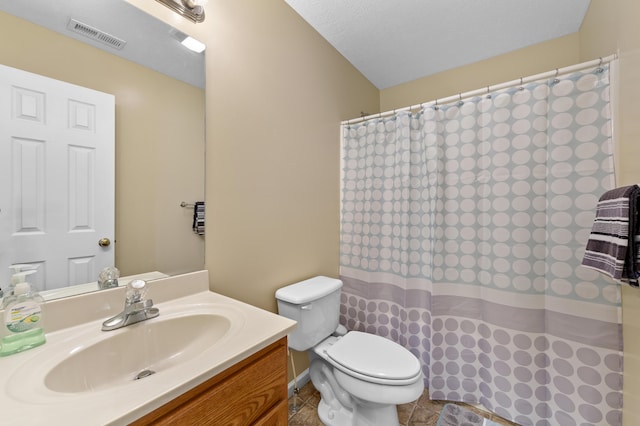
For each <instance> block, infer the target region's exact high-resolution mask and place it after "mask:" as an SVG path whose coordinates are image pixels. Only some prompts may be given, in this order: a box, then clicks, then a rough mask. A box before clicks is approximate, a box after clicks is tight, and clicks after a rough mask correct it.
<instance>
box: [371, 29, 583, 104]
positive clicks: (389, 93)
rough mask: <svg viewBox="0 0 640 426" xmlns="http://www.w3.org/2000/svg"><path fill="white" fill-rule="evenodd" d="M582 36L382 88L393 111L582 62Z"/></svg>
mask: <svg viewBox="0 0 640 426" xmlns="http://www.w3.org/2000/svg"><path fill="white" fill-rule="evenodd" d="M578 58H579V37H578V34H577V33H575V34H570V35H567V36H564V37H560V38H557V39H554V40H550V41H547V42H544V43H540V44H536V45H533V46H530V47H526V48H524V49H519V50H516V51H513V52H511V53H507V54H504V55H500V56H496V57H494V58H490V59H487V60H484V61H480V62H476V63H473V64H470V65H466V66H463V67H459V68H454V69H452V70H449V71H444V72H441V73H438V74H434V75H431V76H428V77H424V78H420V79H417V80H414V81H410V82H408V83H404V84H400V85H397V86H393V87H390V88H388V89H384V90H381V91H380V108H381V110H382V111H390V110H392V109H394V108H403V107H406V106H410V105H416V104H419V103H423V102H428V101H432V100H435V99H442V98H446V97H448V96H454V95H457V94H458V93H464V92H468V91H471V90H476V89H482V88H484V87H487V86H491V85H495V84H500V83H505V82H507V81H512V80H516V79H518V78H520V77H527V76H530V75H535V74H538V73H541V72H546V71H551V70H554V69H556V68H562V67H565V66H569V65H573V64H576V63H578V62H579V60H578Z"/></svg>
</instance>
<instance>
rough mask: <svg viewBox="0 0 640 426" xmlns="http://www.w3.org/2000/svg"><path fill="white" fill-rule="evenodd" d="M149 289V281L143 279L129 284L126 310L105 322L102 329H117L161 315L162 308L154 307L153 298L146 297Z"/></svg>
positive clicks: (125, 303) (125, 302)
mask: <svg viewBox="0 0 640 426" xmlns="http://www.w3.org/2000/svg"><path fill="white" fill-rule="evenodd" d="M147 290H148V289H147V283H146V282H145V281H143V280H133V281H131V282H130V283H129V284H127V298H126V300H125V301H124V310H123V311H122V312H120V313H119V314H118V315H116V316H114V317H111V318H109V319H108V320H106V321H105V322H103V323H102V331H111V330H116V329H118V328H122V327H126V326H128V325H131V324H135V323H137V322H140V321H146V320H148V319H151V318H155V317H157V316H158V315H160V310H159V309H158V308H154V307H153V300H151V299H145V295H146V294H147Z"/></svg>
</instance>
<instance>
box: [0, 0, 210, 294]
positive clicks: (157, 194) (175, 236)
mask: <svg viewBox="0 0 640 426" xmlns="http://www.w3.org/2000/svg"><path fill="white" fill-rule="evenodd" d="M72 20H73V21H75V22H80V23H81V24H82V25H86V26H87V27H89V28H92V29H97V30H99V31H100V32H103V33H104V34H107V35H109V36H110V37H111V36H113V37H114V38H115V39H116V40H118V41H117V42H116V44H118V45H119V46H117V48H114V47H113V46H112V44H113V43H104V42H103V41H101V40H97V41H96V39H95V38H94V39H92V38H88V37H86V35H85V34H82V32H83V31H81V32H80V33H78V32H74V31H71V30H69V28H70V27H71V25H69V22H70V21H72ZM0 28H1V30H0V31H1V32H2V35H3V37H2V38H0V64H1V65H4V66H6V67H11V68H13V69H17V70H22V71H27V72H29V73H34V74H38V75H40V76H44V77H47V78H50V79H55V80H58V81H60V82H64V83H70V84H72V85H75V86H81V87H83V88H87V89H90V90H93V91H98V92H103V93H106V94H110V95H112V96H113V99H114V103H115V119H114V127H113V132H114V140H115V153H114V158H115V166H114V170H115V178H114V180H115V182H114V183H113V185H112V187H115V193H113V194H111V195H107V196H105V197H96V198H99V199H97V200H94V201H95V202H96V204H94V205H93V207H92V208H87V209H86V211H87V212H89V213H91V214H93V213H94V212H98V213H99V212H101V211H102V212H104V211H105V210H106V209H111V208H113V212H112V214H113V217H114V222H115V230H114V231H113V232H112V233H113V235H99V236H98V238H91V241H90V242H89V243H86V242H83V243H82V244H89V245H95V248H97V249H98V250H103V251H110V250H112V251H113V254H114V257H113V259H114V262H115V266H116V267H117V268H118V269H119V270H120V275H121V276H122V277H128V276H137V275H139V274H143V275H145V276H148V277H150V278H154V277H161V276H166V275H174V274H180V273H185V272H190V271H194V270H199V269H202V268H203V266H204V236H203V235H199V234H198V233H195V232H194V231H193V229H192V225H193V219H194V208H193V206H194V204H195V203H196V202H197V201H202V200H203V198H204V103H205V101H204V96H205V94H204V53H196V52H192V51H189V50H187V49H186V48H185V47H184V46H182V45H181V43H180V42H181V41H182V39H183V38H184V37H185V35H184V34H182V33H180V32H179V31H177V30H175V29H173V28H171V27H170V26H168V25H167V24H165V23H164V22H161V21H159V20H157V19H155V18H153V17H151V16H149V15H147V14H146V13H144V12H142V11H140V10H138V9H137V8H135V7H134V6H132V5H131V4H129V3H127V2H126V1H120V0H100V1H91V2H86V1H82V0H64V1H56V2H51V1H45V0H33V1H29V2H15V1H11V0H0ZM109 41H111V40H109ZM121 42H122V43H121ZM120 45H122V46H120ZM0 137H1V138H2V139H1V140H0V143H3V144H12V147H13V146H14V145H15V141H13V140H12V139H11V137H7V136H6V135H2V134H0ZM14 151H15V149H14ZM3 152H4V151H3ZM3 167H4V166H3ZM11 167H13V168H14V169H15V166H11ZM27 169H28V168H25V170H27ZM96 169H99V168H98V167H96ZM79 181H82V180H79ZM43 184H44V186H43V187H44V188H45V189H46V190H45V195H44V196H43V197H42V199H43V200H44V201H43V204H44V205H45V206H46V207H47V208H48V207H51V206H54V205H56V204H60V200H62V199H66V196H64V195H63V194H60V193H57V192H53V190H51V187H50V186H51V185H49V187H48V186H47V182H43ZM0 190H1V191H3V192H5V193H3V194H1V197H0V227H1V229H2V230H3V231H2V232H5V230H6V229H9V230H10V232H9V233H11V232H13V230H14V229H15V217H17V216H19V213H20V214H21V213H22V212H19V211H18V210H17V209H18V208H19V207H18V206H17V203H16V202H15V192H16V189H15V185H14V187H11V186H9V187H7V186H6V185H5V186H0ZM6 192H8V193H6ZM111 192H113V190H112V191H111ZM105 198H106V199H109V198H111V199H112V201H113V204H114V207H105V206H106V205H107V204H108V203H105ZM181 203H185V205H184V206H181ZM62 204H65V205H67V206H68V204H69V203H68V202H64V203H62ZM43 208H44V207H43ZM89 213H88V214H89ZM47 214H49V213H47ZM47 225H48V224H47V223H46V221H45V222H44V224H43V227H45V228H46V226H47ZM12 227H13V228H12ZM34 232H36V233H37V232H41V231H39V230H38V231H34ZM103 238H106V239H109V241H110V243H109V244H108V245H104V240H103V241H102V243H103V245H102V247H100V246H99V245H98V243H99V242H100V240H102V239H103ZM35 244H41V245H42V247H39V246H38V247H36V246H33V247H31V248H33V249H34V252H37V253H46V252H47V251H49V252H54V253H55V252H58V251H60V250H61V243H57V242H56V243H55V244H52V243H34V245H35ZM74 244H75V245H76V246H77V245H79V244H80V243H74ZM47 245H48V246H47ZM91 249H94V247H92V248H91ZM16 250H17V244H16V243H15V241H14V239H11V238H9V239H4V238H3V239H2V241H0V265H5V266H4V267H3V270H2V271H0V287H2V288H4V287H6V285H7V284H8V282H9V277H10V274H11V271H10V270H9V268H8V267H6V265H8V264H11V263H15V262H16V261H18V262H19V263H34V264H39V266H40V267H41V268H42V269H41V270H40V271H39V272H38V273H37V274H34V276H35V278H34V276H31V277H30V281H31V282H33V283H34V284H36V285H37V286H38V287H39V288H40V289H41V290H46V291H45V292H44V293H45V295H46V296H47V298H56V297H59V296H64V295H68V294H75V293H76V292H77V290H81V291H87V290H88V291H93V290H97V284H96V281H97V280H98V274H99V273H100V269H101V268H99V267H98V266H96V265H92V264H91V261H90V260H89V261H87V264H86V265H83V268H84V269H82V268H76V269H74V268H73V267H71V266H70V265H71V262H70V261H69V260H68V259H67V260H64V261H58V262H63V264H61V265H60V264H58V265H55V266H54V265H53V264H49V265H50V266H47V264H46V263H43V259H44V255H43V256H40V257H37V256H34V258H25V259H19V260H18V259H15V258H14V257H15V256H14V254H15V252H16ZM41 257H42V258H41ZM109 266H114V265H109ZM5 268H6V269H5ZM45 269H49V270H53V269H57V270H61V271H64V272H65V273H62V274H61V276H59V277H53V278H49V277H47V276H46V274H44V273H41V272H42V271H44V270H45ZM75 270H80V271H82V273H76V274H75V275H74V273H73V271H75ZM65 275H66V276H65ZM87 277H90V278H92V279H90V280H89V279H87ZM87 282H88V284H87ZM121 284H122V283H121ZM70 286H71V288H70Z"/></svg>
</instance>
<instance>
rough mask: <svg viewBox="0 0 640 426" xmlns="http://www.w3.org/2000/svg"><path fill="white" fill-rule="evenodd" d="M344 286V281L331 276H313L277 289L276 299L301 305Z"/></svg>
mask: <svg viewBox="0 0 640 426" xmlns="http://www.w3.org/2000/svg"><path fill="white" fill-rule="evenodd" d="M341 287H342V281H340V280H338V279H336V278H329V277H323V276H319V277H313V278H309V279H308V280H304V281H300V282H297V283H295V284H291V285H288V286H286V287H282V288H280V289H278V290H277V291H276V299H278V300H282V301H283V302H288V303H293V304H295V305H301V304H303V303H309V302H312V301H314V300H317V299H319V298H321V297H324V296H326V295H328V294H330V293H333V292H334V291H336V290H339V289H340V288H341Z"/></svg>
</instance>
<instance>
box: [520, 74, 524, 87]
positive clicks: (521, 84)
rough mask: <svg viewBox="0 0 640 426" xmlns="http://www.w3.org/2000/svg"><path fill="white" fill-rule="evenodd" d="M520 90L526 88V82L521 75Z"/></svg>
mask: <svg viewBox="0 0 640 426" xmlns="http://www.w3.org/2000/svg"><path fill="white" fill-rule="evenodd" d="M520 90H524V82H523V79H522V77H520Z"/></svg>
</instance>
